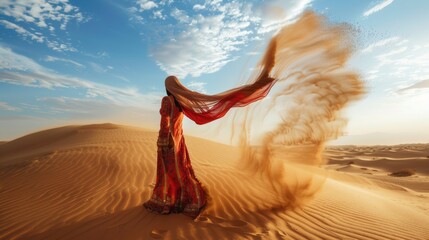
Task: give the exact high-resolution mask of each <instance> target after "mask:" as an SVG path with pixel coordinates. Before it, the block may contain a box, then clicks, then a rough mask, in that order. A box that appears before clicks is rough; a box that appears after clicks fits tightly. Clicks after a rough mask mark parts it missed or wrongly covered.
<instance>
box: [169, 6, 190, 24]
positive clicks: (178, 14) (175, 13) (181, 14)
mask: <svg viewBox="0 0 429 240" xmlns="http://www.w3.org/2000/svg"><path fill="white" fill-rule="evenodd" d="M171 16H172V17H173V18H175V19H176V20H178V21H179V22H183V23H187V22H189V16H188V15H186V12H185V11H183V10H180V9H177V8H173V10H172V11H171Z"/></svg>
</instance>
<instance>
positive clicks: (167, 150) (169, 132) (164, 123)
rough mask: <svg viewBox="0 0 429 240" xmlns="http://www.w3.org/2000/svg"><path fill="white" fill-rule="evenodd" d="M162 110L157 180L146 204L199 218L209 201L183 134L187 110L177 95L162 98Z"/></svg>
mask: <svg viewBox="0 0 429 240" xmlns="http://www.w3.org/2000/svg"><path fill="white" fill-rule="evenodd" d="M159 112H160V114H161V124H160V125H161V128H160V130H159V136H158V142H157V143H158V158H157V172H156V183H155V187H154V189H153V193H152V197H151V198H150V199H149V201H147V202H145V203H144V206H145V207H146V208H147V209H149V210H151V211H154V212H157V213H160V214H168V213H170V212H183V213H184V214H186V215H190V216H193V217H195V216H197V215H198V214H199V212H200V210H201V209H202V208H203V207H204V206H205V204H206V203H207V196H206V192H205V191H204V189H203V187H202V185H201V183H200V182H199V181H198V179H197V178H196V177H195V174H194V170H193V169H192V166H191V161H190V159H189V154H188V150H187V148H186V144H185V139H184V137H183V130H182V120H183V113H182V111H181V109H180V108H178V107H177V106H176V104H175V102H174V97H173V96H166V97H164V98H163V99H162V103H161V109H160V111H159Z"/></svg>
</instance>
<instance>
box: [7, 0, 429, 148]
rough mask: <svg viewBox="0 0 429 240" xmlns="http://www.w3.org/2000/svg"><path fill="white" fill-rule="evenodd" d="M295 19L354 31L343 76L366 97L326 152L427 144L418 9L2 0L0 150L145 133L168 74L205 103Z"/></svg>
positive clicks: (366, 4) (423, 33) (428, 113)
mask: <svg viewBox="0 0 429 240" xmlns="http://www.w3.org/2000/svg"><path fill="white" fill-rule="evenodd" d="M306 9H309V10H313V11H316V12H318V13H320V14H324V15H325V16H326V17H327V18H328V19H329V20H330V21H333V22H347V23H350V24H352V25H353V26H354V27H355V28H357V29H358V30H359V35H358V44H357V46H358V47H357V51H356V54H355V55H354V57H353V58H352V60H351V62H350V67H351V68H354V69H357V70H359V71H360V72H361V74H362V76H363V78H364V80H365V81H366V82H367V85H368V87H369V93H368V94H367V96H366V97H365V98H364V99H363V100H362V101H360V102H357V103H353V104H352V105H351V106H350V107H349V108H348V109H347V110H346V111H345V114H346V116H347V117H348V118H349V125H348V127H347V133H348V135H349V136H347V137H343V138H341V139H339V140H338V141H336V142H334V143H342V144H344V143H358V144H381V143H387V144H392V143H404V142H429V107H428V106H429V105H428V103H429V94H428V93H429V33H428V31H427V30H426V28H425V26H427V25H429V16H428V14H427V9H429V2H428V1H426V0H413V1H406V0H377V1H372V0H368V1H366V0H348V1H343V0H295V1H292V0H283V1H280V0H269V1H222V0H207V1H172V0H165V1H148V0H124V1H113V0H92V1H67V0H19V1H12V0H1V1H0V56H1V58H0V140H11V139H14V138H16V137H19V136H22V135H23V134H27V133H29V132H33V131H37V130H40V129H45V128H50V127H53V126H62V125H66V124H85V123H93V122H115V123H124V124H131V125H137V126H149V127H154V128H156V126H157V125H158V122H157V121H158V113H157V111H158V108H159V102H160V99H161V97H162V96H163V94H164V88H163V85H164V79H165V77H166V76H167V75H169V74H174V75H177V76H179V77H180V79H181V81H182V82H183V83H184V84H185V85H187V86H188V87H189V88H191V89H194V90H198V91H202V92H206V93H216V92H220V91H223V90H226V89H228V88H231V87H233V86H236V84H238V83H239V82H240V81H242V80H243V79H245V78H246V76H247V74H249V72H250V71H249V69H251V68H252V67H253V66H254V65H255V63H256V62H257V61H258V60H259V58H260V54H261V53H262V52H263V50H264V47H265V45H266V43H267V41H268V39H269V38H270V37H271V36H272V35H273V34H274V33H275V31H276V30H277V29H279V28H280V27H281V26H282V25H284V24H288V23H290V22H292V21H293V20H294V19H295V18H296V17H298V16H299V15H300V14H301V13H302V12H303V11H305V10H306ZM273 12H275V13H276V14H273ZM186 127H189V128H192V126H191V124H189V123H188V124H186ZM190 132H192V131H190Z"/></svg>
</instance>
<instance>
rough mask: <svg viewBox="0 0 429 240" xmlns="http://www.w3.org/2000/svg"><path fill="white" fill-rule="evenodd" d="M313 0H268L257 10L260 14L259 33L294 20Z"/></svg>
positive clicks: (269, 30) (276, 28)
mask: <svg viewBox="0 0 429 240" xmlns="http://www.w3.org/2000/svg"><path fill="white" fill-rule="evenodd" d="M312 1H313V0H287V1H284V0H269V1H267V2H265V4H264V5H262V7H261V8H260V9H258V11H259V12H260V15H261V21H262V22H261V27H260V28H259V29H258V32H259V33H267V32H272V31H276V30H278V29H280V28H281V27H282V26H284V25H286V24H288V23H290V22H292V21H293V20H295V19H296V18H297V17H298V16H299V15H300V14H301V13H302V12H303V11H304V10H305V9H306V8H307V7H308V6H309V5H310V4H311V2H312Z"/></svg>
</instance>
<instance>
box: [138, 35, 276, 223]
mask: <svg viewBox="0 0 429 240" xmlns="http://www.w3.org/2000/svg"><path fill="white" fill-rule="evenodd" d="M275 45H276V44H275V41H272V42H271V44H270V45H269V48H268V50H267V54H266V56H265V58H264V61H263V63H262V64H261V65H262V72H261V74H260V75H259V77H258V78H257V79H256V80H255V81H254V83H252V84H248V85H244V86H242V87H238V88H234V89H231V90H229V91H226V92H223V93H220V94H216V95H205V94H201V93H198V92H194V91H191V90H189V89H187V88H186V87H184V86H183V85H182V84H181V83H180V81H179V79H177V77H175V76H169V77H167V78H166V80H165V88H166V91H167V96H165V97H164V98H163V99H162V103H161V109H160V114H161V124H160V127H161V128H160V130H159V136H158V141H157V145H158V157H157V175H156V183H155V188H154V190H153V194H152V197H151V198H150V200H149V201H147V202H146V203H144V206H145V207H146V208H147V209H148V210H150V211H154V212H157V213H160V214H168V213H171V212H183V213H184V214H186V215H189V216H192V217H196V216H198V214H199V213H200V211H201V209H202V208H203V207H204V206H205V205H206V204H207V191H205V190H204V188H203V186H202V184H201V183H200V181H198V179H197V178H196V177H195V174H194V171H193V169H192V166H191V162H190V159H189V154H188V150H187V148H186V144H185V139H184V138H183V131H182V120H183V115H186V116H187V117H188V118H190V119H192V120H193V121H195V122H196V123H197V124H205V123H208V122H211V121H213V120H216V119H218V118H221V117H222V116H224V115H225V114H226V113H227V112H228V111H229V109H231V108H232V107H243V106H246V105H248V104H249V103H252V102H254V101H257V100H259V99H261V98H263V97H265V96H266V95H267V94H268V92H269V90H270V89H271V87H272V86H273V84H274V83H275V79H273V78H270V77H268V74H269V72H270V70H271V69H272V67H273V65H274V52H275Z"/></svg>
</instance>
